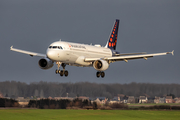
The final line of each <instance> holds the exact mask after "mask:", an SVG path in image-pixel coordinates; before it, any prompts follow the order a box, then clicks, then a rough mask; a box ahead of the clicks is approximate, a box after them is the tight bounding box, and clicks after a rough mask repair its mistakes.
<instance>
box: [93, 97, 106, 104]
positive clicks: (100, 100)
mask: <svg viewBox="0 0 180 120" xmlns="http://www.w3.org/2000/svg"><path fill="white" fill-rule="evenodd" d="M107 101H108V98H106V97H97V98H96V100H95V102H98V103H100V104H105V103H106V102H107Z"/></svg>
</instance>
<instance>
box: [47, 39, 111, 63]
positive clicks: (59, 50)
mask: <svg viewBox="0 0 180 120" xmlns="http://www.w3.org/2000/svg"><path fill="white" fill-rule="evenodd" d="M46 55H47V57H48V58H49V59H51V60H52V61H54V62H62V63H66V64H68V65H73V66H91V65H92V62H84V59H85V58H97V57H98V58H104V57H110V56H112V51H111V50H110V49H109V48H104V47H100V46H99V47H98V46H93V45H85V44H79V43H71V42H62V41H57V42H54V43H52V44H51V45H50V46H49V48H48V49H47V53H46Z"/></svg>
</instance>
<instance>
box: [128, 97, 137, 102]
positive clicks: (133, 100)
mask: <svg viewBox="0 0 180 120" xmlns="http://www.w3.org/2000/svg"><path fill="white" fill-rule="evenodd" d="M127 103H135V98H134V96H129V97H128V100H127Z"/></svg>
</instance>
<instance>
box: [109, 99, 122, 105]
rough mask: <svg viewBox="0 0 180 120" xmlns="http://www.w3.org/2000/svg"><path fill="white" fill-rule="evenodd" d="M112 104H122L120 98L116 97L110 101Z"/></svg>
mask: <svg viewBox="0 0 180 120" xmlns="http://www.w3.org/2000/svg"><path fill="white" fill-rule="evenodd" d="M109 103H110V104H113V103H120V97H114V98H113V99H112V100H110V101H109Z"/></svg>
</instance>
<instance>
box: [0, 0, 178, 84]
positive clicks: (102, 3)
mask: <svg viewBox="0 0 180 120" xmlns="http://www.w3.org/2000/svg"><path fill="white" fill-rule="evenodd" d="M115 19H120V26H119V32H118V41H117V46H116V49H117V50H118V51H120V52H121V53H131V52H147V53H158V52H170V51H172V50H175V55H174V56H172V55H166V56H158V57H154V58H149V59H148V60H147V61H146V60H144V59H141V60H132V61H129V62H128V63H126V62H116V63H113V64H110V67H109V69H108V70H106V71H105V73H106V76H105V78H103V79H102V78H96V70H95V69H94V68H93V67H91V68H81V67H74V66H67V67H66V69H67V70H68V71H69V76H68V77H67V78H66V77H60V75H59V74H58V75H56V74H55V70H56V68H57V66H56V64H55V65H54V67H53V68H51V69H49V70H42V69H40V68H39V66H38V61H39V59H40V58H39V57H30V56H29V55H26V54H21V53H17V52H13V51H10V50H9V49H10V46H11V45H13V46H14V48H19V49H23V50H29V51H33V52H38V53H44V54H45V53H46V49H47V47H48V46H49V44H51V43H52V42H54V41H57V40H59V39H62V40H63V41H69V42H77V43H85V44H91V43H92V44H101V45H103V46H104V45H105V44H106V42H107V40H108V37H109V34H110V32H111V29H112V26H113V24H114V21H115ZM0 55H1V57H0V81H6V80H9V81H11V80H14V81H21V82H26V83H30V82H36V81H37V82H38V81H47V82H96V83H123V84H124V83H131V82H138V83H178V84H180V0H89V1H85V0H0Z"/></svg>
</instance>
